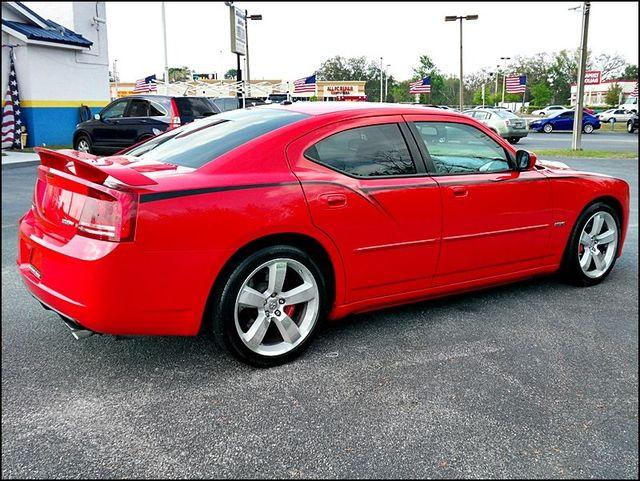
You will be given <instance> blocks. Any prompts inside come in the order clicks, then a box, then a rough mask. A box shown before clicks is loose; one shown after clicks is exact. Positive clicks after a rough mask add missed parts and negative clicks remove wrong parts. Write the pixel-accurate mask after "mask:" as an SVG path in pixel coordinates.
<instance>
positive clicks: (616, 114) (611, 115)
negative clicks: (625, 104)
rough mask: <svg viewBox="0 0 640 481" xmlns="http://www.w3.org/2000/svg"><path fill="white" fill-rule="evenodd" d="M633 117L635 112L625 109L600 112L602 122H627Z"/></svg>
mask: <svg viewBox="0 0 640 481" xmlns="http://www.w3.org/2000/svg"><path fill="white" fill-rule="evenodd" d="M631 117H633V112H630V111H628V110H625V109H609V110H605V111H604V112H601V113H599V114H598V118H599V119H600V122H622V123H625V122H626V121H627V120H629V119H630V118H631Z"/></svg>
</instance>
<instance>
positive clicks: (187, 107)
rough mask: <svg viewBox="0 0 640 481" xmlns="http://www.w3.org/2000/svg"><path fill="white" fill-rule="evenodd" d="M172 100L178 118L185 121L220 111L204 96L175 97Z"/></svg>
mask: <svg viewBox="0 0 640 481" xmlns="http://www.w3.org/2000/svg"><path fill="white" fill-rule="evenodd" d="M174 100H175V102H176V105H177V107H178V112H179V114H180V119H181V120H182V121H183V122H185V123H186V122H191V121H192V120H195V119H201V118H202V117H208V116H209V115H213V114H217V113H220V109H219V108H218V107H216V106H215V105H214V104H213V102H211V101H210V100H209V99H207V98H204V97H175V98H174Z"/></svg>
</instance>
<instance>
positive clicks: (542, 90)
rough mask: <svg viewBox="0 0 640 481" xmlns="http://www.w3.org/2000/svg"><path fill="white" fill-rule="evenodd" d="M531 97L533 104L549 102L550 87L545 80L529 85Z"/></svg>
mask: <svg viewBox="0 0 640 481" xmlns="http://www.w3.org/2000/svg"><path fill="white" fill-rule="evenodd" d="M530 92H531V97H532V99H533V102H532V103H533V104H534V105H540V106H543V105H548V104H549V102H551V88H550V87H549V85H548V84H547V83H546V82H538V83H535V84H533V85H531V90H530Z"/></svg>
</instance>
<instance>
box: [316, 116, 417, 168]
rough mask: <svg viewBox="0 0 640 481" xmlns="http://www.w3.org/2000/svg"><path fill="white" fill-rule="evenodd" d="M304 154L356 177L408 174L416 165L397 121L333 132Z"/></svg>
mask: <svg viewBox="0 0 640 481" xmlns="http://www.w3.org/2000/svg"><path fill="white" fill-rule="evenodd" d="M305 156H306V157H307V158H309V159H311V160H313V161H315V162H318V163H320V164H323V165H326V166H327V167H330V168H332V169H334V170H338V171H340V172H344V173H345V174H348V175H354V176H357V177H385V176H397V175H411V174H415V173H416V167H415V165H414V163H413V160H412V159H411V155H410V154H409V149H408V148H407V143H406V142H405V140H404V137H403V135H402V132H401V131H400V127H399V126H398V125H397V124H383V125H371V126H368V127H359V128H355V129H351V130H345V131H344V132H339V133H337V134H333V135H331V136H329V137H327V138H325V139H323V140H321V141H320V142H318V143H316V144H315V145H313V146H311V147H309V148H308V149H307V150H306V152H305Z"/></svg>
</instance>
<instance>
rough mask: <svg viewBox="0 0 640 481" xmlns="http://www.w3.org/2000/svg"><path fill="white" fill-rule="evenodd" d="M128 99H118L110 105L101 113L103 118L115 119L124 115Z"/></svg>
mask: <svg viewBox="0 0 640 481" xmlns="http://www.w3.org/2000/svg"><path fill="white" fill-rule="evenodd" d="M128 102H129V101H128V100H118V101H116V102H114V103H112V104H111V105H108V106H107V107H106V108H105V109H104V110H103V111H102V112H101V113H100V117H102V120H107V119H115V118H118V117H122V116H123V115H124V111H125V109H126V108H127V103H128Z"/></svg>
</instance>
